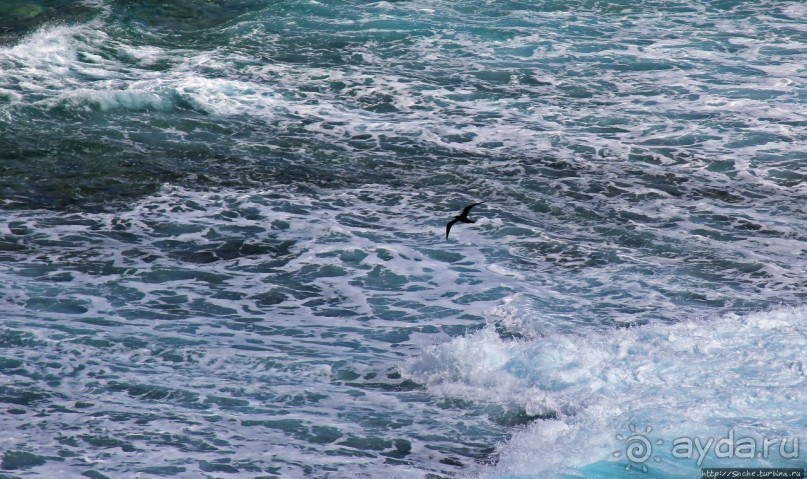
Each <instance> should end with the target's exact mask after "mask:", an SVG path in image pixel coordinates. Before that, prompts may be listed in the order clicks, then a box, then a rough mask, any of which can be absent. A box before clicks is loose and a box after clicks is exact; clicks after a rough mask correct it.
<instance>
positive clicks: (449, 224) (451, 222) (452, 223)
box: [446, 218, 457, 239]
mask: <svg viewBox="0 0 807 479" xmlns="http://www.w3.org/2000/svg"><path fill="white" fill-rule="evenodd" d="M456 222H457V218H454V219H453V220H451V221H449V222H448V224H447V225H446V239H448V232H449V231H451V227H452V226H454V223H456Z"/></svg>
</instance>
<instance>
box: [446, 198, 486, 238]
mask: <svg viewBox="0 0 807 479" xmlns="http://www.w3.org/2000/svg"><path fill="white" fill-rule="evenodd" d="M482 203H484V201H480V202H479V203H471V204H470V205H468V206H466V207H465V209H463V210H462V213H460V214H458V215H457V216H455V217H454V219H453V220H451V221H449V222H448V224H447V225H446V239H448V232H449V231H451V227H452V226H454V223H456V222H458V221H459V222H460V223H476V220H472V219H470V218H468V213H469V212H470V211H471V208H473V207H474V206H476V205H481V204H482Z"/></svg>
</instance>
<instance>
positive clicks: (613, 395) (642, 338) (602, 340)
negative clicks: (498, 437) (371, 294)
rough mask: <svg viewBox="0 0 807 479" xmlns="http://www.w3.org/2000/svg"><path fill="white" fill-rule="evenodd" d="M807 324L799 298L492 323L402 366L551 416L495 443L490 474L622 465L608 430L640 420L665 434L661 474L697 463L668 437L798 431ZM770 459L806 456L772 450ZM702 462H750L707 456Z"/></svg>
mask: <svg viewBox="0 0 807 479" xmlns="http://www.w3.org/2000/svg"><path fill="white" fill-rule="evenodd" d="M497 313H498V314H500V315H501V314H502V312H501V311H497ZM806 334H807V308H804V307H802V308H784V309H778V310H773V311H768V312H760V313H755V314H751V315H748V316H736V315H726V316H723V317H717V318H712V319H701V320H690V321H683V322H680V323H676V324H650V325H645V326H640V327H633V328H629V329H610V330H604V331H596V330H590V331H584V330H580V329H578V330H576V331H574V332H563V333H554V334H550V335H544V336H541V337H538V338H535V337H533V338H531V339H526V340H505V339H501V337H500V336H498V335H497V334H496V332H495V331H494V330H493V328H492V327H491V326H489V327H487V328H486V329H484V330H482V331H479V332H477V333H474V334H471V335H468V336H464V337H461V338H457V339H454V340H452V341H450V342H448V343H445V344H442V345H438V346H433V347H430V348H427V349H426V350H425V351H424V354H423V356H422V357H421V358H418V359H415V360H413V361H412V363H411V364H410V365H409V366H408V367H407V371H408V372H409V374H411V375H412V376H413V377H414V378H416V379H417V380H419V381H423V382H425V383H427V384H428V385H429V387H430V389H431V390H432V391H434V392H435V393H437V394H445V395H449V396H456V397H462V398H470V399H473V400H476V401H490V402H494V403H504V404H511V405H512V404H519V405H521V407H523V408H524V409H525V410H526V411H527V412H528V413H531V414H536V413H541V414H547V413H556V414H557V419H547V420H537V421H535V422H533V423H532V424H531V425H530V426H529V427H527V428H526V429H524V430H523V431H521V432H518V433H516V434H515V436H514V437H513V438H512V439H511V440H510V441H509V442H508V443H507V444H504V445H503V446H502V447H501V448H500V461H499V463H498V465H497V466H496V472H495V474H494V476H496V477H500V476H501V477H511V476H518V477H561V476H562V475H563V474H566V473H568V474H572V475H575V476H576V475H581V474H582V475H583V476H586V473H585V472H582V471H585V470H587V468H591V467H595V468H603V467H605V468H607V467H609V466H608V464H610V463H613V462H614V461H615V462H617V463H619V464H621V465H622V466H624V465H628V462H627V461H626V460H625V457H626V456H625V455H624V454H623V455H622V456H621V458H620V457H615V456H614V452H615V451H616V452H619V451H620V448H621V447H624V444H623V443H622V442H621V440H620V439H619V438H617V435H620V436H621V437H623V438H624V437H627V436H630V435H631V430H630V428H631V427H634V428H639V430H640V432H642V433H644V432H645V428H646V427H647V426H650V427H651V429H652V430H653V433H652V434H650V433H648V434H647V435H648V437H650V438H652V439H653V441H657V440H662V441H663V442H664V444H663V445H661V446H658V447H657V448H656V449H657V450H656V451H655V452H656V457H658V458H659V461H655V460H653V461H651V462H649V463H648V464H647V466H649V467H651V468H652V469H653V470H654V471H656V472H657V473H659V474H660V475H661V476H665V474H672V475H674V474H675V473H676V471H678V472H680V471H681V470H684V471H686V473H687V474H690V473H695V472H697V468H698V467H700V465H701V464H699V463H697V458H695V459H694V460H693V459H691V458H681V457H673V456H672V454H671V446H672V443H673V440H674V439H675V438H680V437H689V438H695V437H699V438H702V440H703V442H704V443H705V442H706V441H707V440H708V438H710V437H711V438H723V437H726V435H727V434H728V431H729V430H731V429H733V430H734V431H735V432H736V434H737V435H738V437H739V436H740V434H742V435H744V436H748V437H753V438H755V439H756V440H758V441H760V444H761V441H762V438H763V437H768V438H772V437H788V438H795V437H801V438H803V437H804V436H805V433H807V426H805V423H804V413H803V406H804V404H805V401H807V387H805V386H806V385H807V374H805V367H804V361H805V359H804V354H803V348H804V339H805V335H806ZM804 446H805V445H804V444H802V447H804ZM623 452H624V450H623ZM805 452H807V449H802V451H801V453H802V460H803V459H804V456H803V454H804V453H805ZM619 461H622V462H619ZM768 461H769V462H768V463H771V464H778V465H780V466H781V465H783V464H784V465H787V464H791V465H792V466H793V467H797V466H798V467H800V466H799V464H803V462H798V461H796V462H793V461H789V460H788V459H787V458H782V457H777V455H776V454H771V457H769V458H768ZM702 464H703V465H706V466H709V467H743V465H744V464H745V465H746V466H748V467H752V466H753V465H755V464H752V463H750V462H748V460H745V462H744V459H743V458H737V457H735V458H733V459H726V458H720V457H716V456H714V454H712V455H709V454H707V456H706V458H705V460H704V461H703V462H702ZM634 466H635V467H641V464H638V465H637V464H635V465H634Z"/></svg>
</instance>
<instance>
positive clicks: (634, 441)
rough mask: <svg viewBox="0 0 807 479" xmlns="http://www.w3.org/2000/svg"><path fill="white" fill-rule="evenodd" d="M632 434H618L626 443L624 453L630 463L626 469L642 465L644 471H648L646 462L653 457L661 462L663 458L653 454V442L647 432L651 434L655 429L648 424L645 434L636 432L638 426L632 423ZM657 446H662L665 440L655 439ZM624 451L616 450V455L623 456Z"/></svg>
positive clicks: (619, 438) (618, 437)
mask: <svg viewBox="0 0 807 479" xmlns="http://www.w3.org/2000/svg"><path fill="white" fill-rule="evenodd" d="M630 431H631V435H630V436H627V437H626V436H623V435H622V434H617V435H616V438H617V439H618V440H620V441H622V442H623V443H624V444H625V447H624V455H625V457H626V458H627V459H628V461H629V462H628V464H627V465H626V466H625V470H626V471H629V470H630V469H631V466H637V467H638V466H641V469H642V472H647V471H648V469H647V465H646V464H645V463H646V462H647V461H649V460H650V459H651V458H652V459H653V460H654V461H655V462H661V459H659V458H658V457H655V456H653V442H652V441H651V440H650V439H648V438H647V436H646V435H645V434H649V433H650V432H652V431H653V428H652V427H650V426H647V427H646V428H645V431H644V433H643V434H639V433H637V432H636V426H634V425H633V424H631V425H630ZM655 444H656V445H657V446H661V445H662V444H664V441H662V440H661V439H657V440H656V441H655ZM622 454H623V451H616V452H614V457H622Z"/></svg>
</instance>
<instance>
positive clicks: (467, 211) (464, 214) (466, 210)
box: [460, 201, 484, 216]
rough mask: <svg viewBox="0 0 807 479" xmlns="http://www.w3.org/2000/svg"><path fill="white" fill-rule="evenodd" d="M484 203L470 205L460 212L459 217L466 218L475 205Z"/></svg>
mask: <svg viewBox="0 0 807 479" xmlns="http://www.w3.org/2000/svg"><path fill="white" fill-rule="evenodd" d="M482 203H484V201H480V202H479V203H471V204H470V205H468V206H466V207H465V209H464V210H462V214H461V215H460V216H468V213H470V212H471V208H473V207H474V206H476V205H481V204H482Z"/></svg>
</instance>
